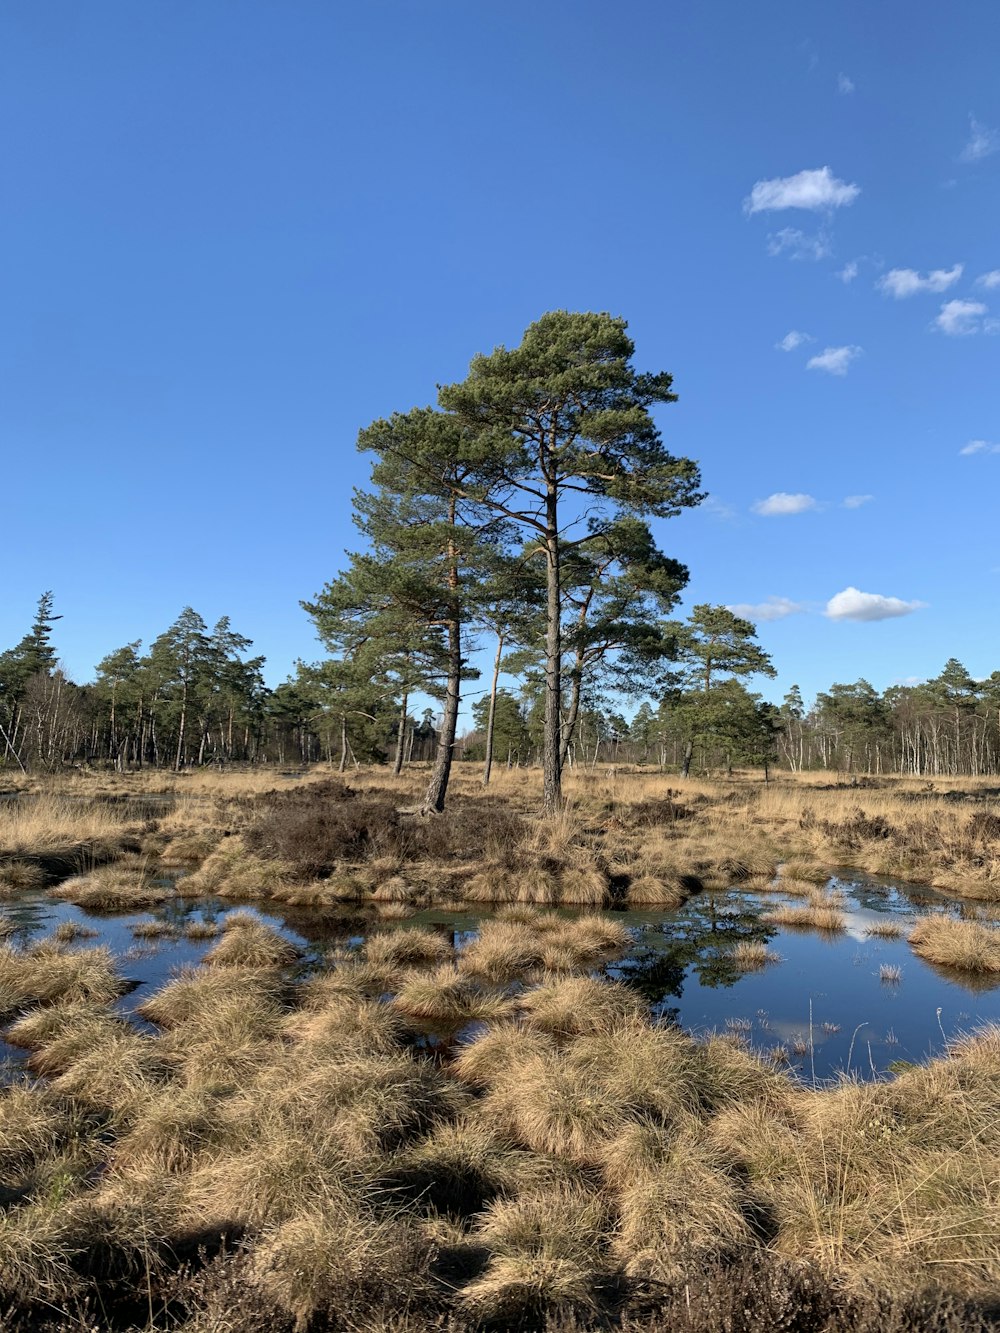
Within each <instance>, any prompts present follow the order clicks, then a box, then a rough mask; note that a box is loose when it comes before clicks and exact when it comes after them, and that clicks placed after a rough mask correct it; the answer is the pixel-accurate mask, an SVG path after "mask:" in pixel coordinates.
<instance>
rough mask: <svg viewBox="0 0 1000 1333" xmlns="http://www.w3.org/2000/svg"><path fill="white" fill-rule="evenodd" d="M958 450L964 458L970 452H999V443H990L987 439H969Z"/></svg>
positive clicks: (969, 454)
mask: <svg viewBox="0 0 1000 1333" xmlns="http://www.w3.org/2000/svg"><path fill="white" fill-rule="evenodd" d="M958 452H959V454H960V455H962V456H963V457H965V458H969V457H970V456H971V455H972V454H1000V444H990V442H989V440H970V441H969V443H968V444H965V445H963V446H962V448H961V449H959V451H958Z"/></svg>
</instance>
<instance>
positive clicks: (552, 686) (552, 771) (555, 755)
mask: <svg viewBox="0 0 1000 1333" xmlns="http://www.w3.org/2000/svg"><path fill="white" fill-rule="evenodd" d="M546 519H547V529H548V531H547V540H546V544H545V547H546V552H545V553H546V558H547V569H546V577H547V585H548V599H547V608H546V614H547V620H548V624H547V626H546V631H545V735H544V739H543V741H542V804H543V808H544V810H545V813H546V814H547V815H553V814H555V813H556V812H557V811H558V810H560V809H561V807H562V763H561V759H562V747H561V737H560V727H561V723H562V689H561V685H562V681H561V672H562V625H561V623H560V615H561V604H560V597H559V593H560V586H559V584H560V577H559V523H558V512H557V507H556V494H555V486H554V483H552V484H550V486H549V493H548V498H547V502H546Z"/></svg>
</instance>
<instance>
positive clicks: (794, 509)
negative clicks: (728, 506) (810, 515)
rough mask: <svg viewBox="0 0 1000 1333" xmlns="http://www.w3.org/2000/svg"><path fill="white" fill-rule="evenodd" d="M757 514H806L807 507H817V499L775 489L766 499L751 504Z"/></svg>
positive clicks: (771, 516)
mask: <svg viewBox="0 0 1000 1333" xmlns="http://www.w3.org/2000/svg"><path fill="white" fill-rule="evenodd" d="M750 507H751V509H752V510H753V512H754V513H755V514H761V515H762V516H763V517H764V518H773V517H774V516H775V515H776V514H804V513H805V512H806V510H807V509H815V508H816V500H815V498H814V497H813V496H811V495H801V494H797V495H789V493H788V492H787V491H775V493H774V495H769V496H768V497H767V499H766V500H758V501H757V503H756V504H754V505H751V506H750Z"/></svg>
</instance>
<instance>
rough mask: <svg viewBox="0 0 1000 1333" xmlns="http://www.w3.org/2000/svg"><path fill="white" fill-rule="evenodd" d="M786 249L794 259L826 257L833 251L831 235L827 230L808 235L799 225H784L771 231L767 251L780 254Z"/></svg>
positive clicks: (770, 253)
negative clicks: (779, 229)
mask: <svg viewBox="0 0 1000 1333" xmlns="http://www.w3.org/2000/svg"><path fill="white" fill-rule="evenodd" d="M786 250H787V251H788V253H789V254H790V255H791V256H792V258H793V259H826V258H827V256H828V255H831V254H832V253H833V248H832V246H831V245H830V237H829V236H828V235H827V233H826V232H825V231H818V232H817V233H816V235H815V236H809V235H807V234H806V232H804V231H800V230H799V229H798V227H782V229H781V231H772V232H769V233H768V237H767V253H768V254H769V255H780V254H784V252H785V251H786Z"/></svg>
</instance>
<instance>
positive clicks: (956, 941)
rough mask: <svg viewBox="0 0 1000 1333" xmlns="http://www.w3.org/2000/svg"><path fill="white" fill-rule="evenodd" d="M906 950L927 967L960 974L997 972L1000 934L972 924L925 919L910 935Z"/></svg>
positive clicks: (944, 919) (998, 967) (934, 918)
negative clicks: (914, 954)
mask: <svg viewBox="0 0 1000 1333" xmlns="http://www.w3.org/2000/svg"><path fill="white" fill-rule="evenodd" d="M910 948H911V949H912V950H913V952H914V953H916V954H919V955H920V957H921V958H926V959H927V961H928V962H929V963H937V964H938V965H939V966H941V967H954V968H960V969H961V970H962V971H964V972H987V973H991V972H1000V930H998V929H997V928H996V927H994V926H982V925H980V924H979V923H978V922H976V921H960V920H958V919H957V918H956V917H949V916H925V917H921V919H920V920H919V921H918V922H917V923H916V925H915V926H914V927H913V929H912V930H911V931H910Z"/></svg>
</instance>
